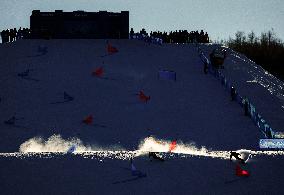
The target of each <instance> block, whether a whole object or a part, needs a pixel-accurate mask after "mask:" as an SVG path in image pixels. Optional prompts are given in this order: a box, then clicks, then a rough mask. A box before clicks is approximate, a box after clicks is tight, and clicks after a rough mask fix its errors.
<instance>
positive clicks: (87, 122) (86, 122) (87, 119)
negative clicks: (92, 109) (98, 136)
mask: <svg viewBox="0 0 284 195" xmlns="http://www.w3.org/2000/svg"><path fill="white" fill-rule="evenodd" d="M83 123H85V124H87V125H90V124H92V123H93V116H92V115H89V116H87V117H86V118H85V119H84V120H83Z"/></svg>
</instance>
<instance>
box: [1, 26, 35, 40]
mask: <svg viewBox="0 0 284 195" xmlns="http://www.w3.org/2000/svg"><path fill="white" fill-rule="evenodd" d="M29 36H30V29H28V28H23V29H22V28H21V27H20V28H19V30H17V29H16V28H14V29H10V30H9V29H7V30H3V31H2V32H1V38H2V43H8V42H13V41H16V40H18V39H27V38H29Z"/></svg>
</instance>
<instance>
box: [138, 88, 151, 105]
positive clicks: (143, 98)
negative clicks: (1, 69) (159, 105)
mask: <svg viewBox="0 0 284 195" xmlns="http://www.w3.org/2000/svg"><path fill="white" fill-rule="evenodd" d="M139 99H140V100H141V101H142V102H146V103H147V102H148V101H149V100H150V96H146V95H145V94H144V92H143V91H142V90H141V91H140V92H139Z"/></svg>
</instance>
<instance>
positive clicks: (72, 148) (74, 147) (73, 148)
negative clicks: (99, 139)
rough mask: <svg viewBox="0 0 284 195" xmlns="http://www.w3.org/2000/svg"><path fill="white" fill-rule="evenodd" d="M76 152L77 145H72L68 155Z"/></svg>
mask: <svg viewBox="0 0 284 195" xmlns="http://www.w3.org/2000/svg"><path fill="white" fill-rule="evenodd" d="M75 150H76V146H75V145H72V146H71V147H70V148H69V149H68V151H67V153H68V154H72V153H73V152H74V151H75Z"/></svg>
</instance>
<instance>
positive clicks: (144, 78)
mask: <svg viewBox="0 0 284 195" xmlns="http://www.w3.org/2000/svg"><path fill="white" fill-rule="evenodd" d="M110 43H111V44H112V45H113V46H115V47H117V48H118V50H119V52H118V53H116V54H113V55H106V54H107V52H106V40H20V41H18V42H14V43H11V44H2V45H1V46H0V59H1V66H0V89H1V91H0V97H1V99H2V101H1V102H0V110H1V112H0V121H1V124H0V129H1V132H0V133H1V136H0V152H2V153H7V152H10V153H12V152H17V151H19V147H20V145H21V144H22V143H24V142H25V141H27V140H28V139H30V138H32V137H35V136H41V137H43V138H48V137H50V136H51V135H53V134H60V135H61V136H62V137H63V138H70V137H77V138H79V139H80V140H82V141H83V142H84V143H86V144H87V145H90V146H92V147H93V148H110V149H111V150H136V149H137V148H138V145H139V143H140V142H141V141H142V140H143V139H144V138H145V137H148V136H150V135H152V136H154V137H156V138H159V139H164V140H173V139H177V140H178V141H182V142H184V143H192V142H195V144H196V146H197V147H201V146H205V147H206V148H207V149H212V150H225V151H230V150H238V149H242V148H243V149H252V150H258V141H259V138H260V136H261V134H260V132H259V130H258V129H257V127H256V126H254V124H253V123H252V121H251V120H250V119H249V118H247V117H245V116H244V114H243V113H244V112H243V110H242V109H241V108H240V107H239V105H238V104H237V103H236V102H231V101H230V97H229V95H228V94H227V93H226V92H225V91H224V89H223V87H222V86H221V85H220V83H219V82H218V81H217V80H216V79H215V78H214V77H212V76H210V75H204V73H203V66H202V63H201V60H200V58H199V56H198V52H197V48H196V47H195V46H194V45H191V44H188V45H184V44H180V45H176V44H163V45H162V46H159V45H151V44H150V45H149V44H146V43H144V42H141V41H138V40H110ZM39 47H41V48H44V47H46V48H47V53H46V54H41V53H40V52H38V48H39ZM201 47H202V49H203V50H204V51H207V53H209V52H210V51H211V50H212V49H213V48H214V47H216V46H214V45H202V46H201ZM246 65H247V66H246ZM99 66H103V67H104V71H105V75H104V78H102V79H100V78H96V77H93V76H92V75H91V73H92V71H93V70H94V69H95V68H97V67H99ZM225 66H226V69H225V72H224V73H225V75H226V76H227V77H229V78H232V79H233V81H234V82H236V85H237V89H238V90H239V91H240V92H241V94H247V96H248V97H249V98H252V99H253V101H254V102H255V105H256V107H257V109H258V110H260V111H259V112H260V113H262V114H263V117H264V118H265V119H267V121H269V123H270V124H271V126H272V127H273V128H274V129H279V130H281V129H283V120H281V119H283V116H284V115H283V107H281V106H283V98H282V99H281V97H283V91H281V90H282V89H283V88H281V87H283V83H282V82H280V81H278V80H277V79H275V78H274V77H272V76H271V75H269V74H265V73H263V70H261V68H259V66H257V65H252V64H251V62H248V61H247V60H246V59H245V58H244V57H242V56H241V57H239V58H238V57H237V54H236V53H234V52H233V51H231V53H230V56H229V57H228V58H227V60H226V61H225ZM248 67H249V68H248ZM251 67H252V68H251ZM255 67H256V68H255ZM26 69H31V71H30V73H29V74H30V78H31V79H29V80H27V79H22V78H20V77H19V76H17V74H18V73H21V72H24V71H25V70H26ZM161 69H168V70H173V71H175V72H176V73H177V81H176V82H174V81H165V80H158V77H157V75H158V71H159V70H161ZM261 77H262V78H261ZM260 78H261V79H260ZM253 79H256V80H257V79H258V80H257V82H253V83H252V82H247V81H251V80H253ZM267 83H269V86H271V87H270V88H269V87H262V86H263V85H264V86H266V85H267ZM271 88H272V89H271ZM267 89H271V90H270V91H273V92H272V93H268V91H267ZM140 90H144V92H145V94H146V95H150V96H151V99H150V101H149V102H148V103H147V104H145V103H142V102H140V101H139V99H138V97H137V95H136V94H137V93H138V92H139V91H140ZM64 91H65V92H67V93H68V94H69V95H71V96H73V97H74V101H71V102H66V103H58V104H52V103H54V102H60V101H63V92H64ZM89 114H92V115H93V116H94V124H93V125H85V124H82V122H81V121H82V120H83V119H84V118H85V117H86V116H88V115H89ZM13 115H15V116H16V118H19V120H17V121H16V124H17V125H16V126H9V125H5V124H4V123H3V122H4V121H5V120H7V119H9V118H10V117H12V116H13ZM2 121H3V122H2ZM134 162H135V165H136V167H137V168H138V169H140V170H141V171H143V172H145V173H146V174H147V177H145V178H137V179H135V178H134V179H133V178H132V177H131V173H130V171H129V168H130V166H129V161H122V160H114V159H101V161H100V160H96V159H91V158H87V159H85V158H84V157H83V156H80V155H79V156H72V155H66V156H64V155H63V156H62V155H58V156H57V155H55V156H54V157H51V158H44V157H43V158H40V157H38V156H32V157H30V158H29V157H27V158H25V157H23V158H15V157H11V156H8V157H4V156H2V157H0V164H1V168H0V169H1V173H2V174H1V181H2V184H1V185H2V187H1V189H2V191H3V192H4V193H29V194H30V193H35V194H37V193H49V194H50V193H53V194H62V193H68V194H78V193H84V194H93V193H95V194H97V193H101V194H117V193H118V194H145V193H151V194H156V193H158V194H214V193H217V194H234V192H235V194H245V193H258V194H261V193H266V192H271V193H272V194H273V193H275V194H277V193H278V192H279V189H277V188H275V187H272V186H278V184H280V183H279V182H280V180H281V179H283V176H282V174H281V173H284V172H283V170H282V168H281V167H279V166H278V165H280V164H281V162H283V157H282V156H277V157H274V158H272V157H271V156H264V157H263V156H261V157H260V156H256V157H255V160H254V161H253V162H252V163H249V164H248V165H247V168H249V169H251V170H252V171H251V172H252V176H251V177H250V178H246V179H244V180H242V179H238V178H236V177H235V176H234V166H235V165H234V163H232V162H229V161H228V160H221V159H212V158H208V157H200V158H197V157H192V158H191V157H190V156H187V157H186V158H180V157H179V156H177V157H173V158H170V157H167V161H165V162H164V163H163V164H161V163H159V162H150V161H149V160H148V159H147V156H139V157H138V158H137V159H134ZM265 166H267V167H268V169H269V170H265V171H263V168H264V167H265ZM208 176H209V177H208ZM267 177H270V179H267ZM132 179H133V180H132ZM236 179H237V180H236ZM234 190H236V191H234Z"/></svg>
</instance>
